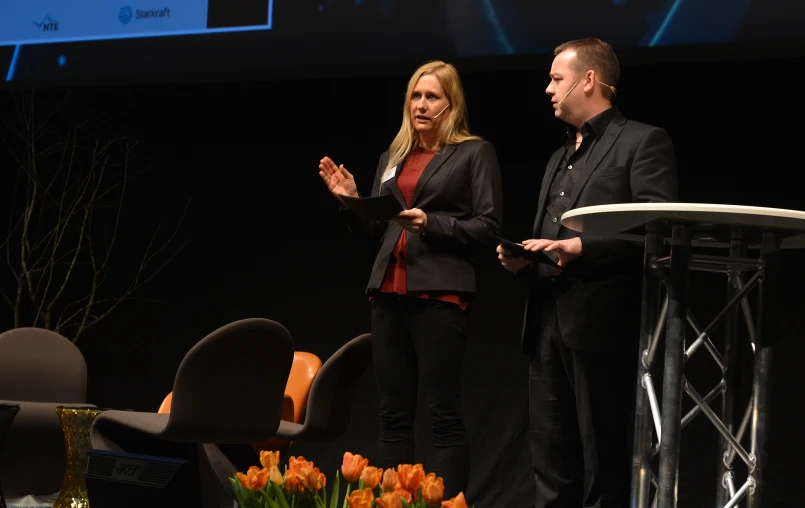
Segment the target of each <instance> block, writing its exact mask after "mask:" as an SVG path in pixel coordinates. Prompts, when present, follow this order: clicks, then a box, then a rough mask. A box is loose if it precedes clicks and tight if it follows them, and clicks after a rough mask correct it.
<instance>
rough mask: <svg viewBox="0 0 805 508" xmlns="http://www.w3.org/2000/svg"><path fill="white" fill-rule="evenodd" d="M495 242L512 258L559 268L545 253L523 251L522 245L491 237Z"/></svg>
mask: <svg viewBox="0 0 805 508" xmlns="http://www.w3.org/2000/svg"><path fill="white" fill-rule="evenodd" d="M493 236H494V238H495V240H496V241H497V242H498V243H500V244H501V245H503V248H504V249H506V250H507V251H509V252H511V255H512V257H516V258H523V259H528V260H529V261H536V262H537V263H545V264H546V265H551V266H559V265H558V264H557V263H556V261H554V259H553V257H552V256H551V255H549V254H547V253H545V252H542V251H539V252H534V251H530V250H525V246H524V245H523V244H522V243H515V242H512V241H509V240H506V239H505V238H501V237H499V236H497V235H493Z"/></svg>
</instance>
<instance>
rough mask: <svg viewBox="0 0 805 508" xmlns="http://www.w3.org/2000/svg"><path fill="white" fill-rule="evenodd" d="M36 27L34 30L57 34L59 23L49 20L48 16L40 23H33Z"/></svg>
mask: <svg viewBox="0 0 805 508" xmlns="http://www.w3.org/2000/svg"><path fill="white" fill-rule="evenodd" d="M33 23H34V25H36V28H37V29H39V30H42V31H43V32H58V31H59V22H58V21H56V20H55V19H53V18H51V17H50V15H49V14H48V15H46V16H45V17H44V19H43V20H42V21H40V22H38V23H37V22H36V21H34V22H33Z"/></svg>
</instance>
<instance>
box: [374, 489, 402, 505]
mask: <svg viewBox="0 0 805 508" xmlns="http://www.w3.org/2000/svg"><path fill="white" fill-rule="evenodd" d="M375 503H377V508H402V499H401V498H400V495H399V494H396V493H394V492H386V493H384V494H383V495H382V496H380V497H379V498H377V499H375Z"/></svg>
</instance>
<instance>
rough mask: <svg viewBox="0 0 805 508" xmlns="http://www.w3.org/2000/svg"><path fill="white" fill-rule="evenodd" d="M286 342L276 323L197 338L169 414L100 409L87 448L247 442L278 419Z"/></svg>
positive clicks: (238, 325)
mask: <svg viewBox="0 0 805 508" xmlns="http://www.w3.org/2000/svg"><path fill="white" fill-rule="evenodd" d="M293 350H294V344H293V339H292V338H291V334H290V333H289V332H288V330H286V329H285V327H284V326H282V325H281V324H279V323H277V322H275V321H271V320H268V319H262V318H252V319H243V320H240V321H235V322H234V323H230V324H228V325H226V326H223V327H221V328H219V329H217V330H215V331H214V332H212V333H211V334H209V335H207V336H206V337H204V338H203V339H202V340H201V341H199V342H198V343H197V344H196V345H195V346H193V347H192V348H191V349H190V351H189V352H188V353H187V354H186V355H185V357H184V359H183V360H182V363H181V364H180V365H179V370H178V371H177V372H176V378H175V380H174V383H173V401H172V403H171V412H170V413H167V414H162V413H147V412H135V411H105V412H103V413H101V414H100V415H99V416H98V417H97V418H96V419H95V421H94V422H93V424H92V430H91V439H92V446H93V448H95V449H100V450H111V451H127V450H125V449H123V447H122V446H121V444H120V443H119V442H117V439H116V437H117V436H121V437H125V438H126V439H127V440H129V438H131V437H132V436H134V435H140V436H141V437H142V438H145V439H148V438H151V439H157V440H161V441H171V442H178V443H251V442H253V441H259V440H261V439H267V438H269V437H273V436H274V434H275V432H276V430H277V427H278V426H279V421H280V414H281V413H280V412H281V409H282V400H283V398H284V393H285V383H286V382H287V380H288V373H289V372H290V370H291V363H292V361H293Z"/></svg>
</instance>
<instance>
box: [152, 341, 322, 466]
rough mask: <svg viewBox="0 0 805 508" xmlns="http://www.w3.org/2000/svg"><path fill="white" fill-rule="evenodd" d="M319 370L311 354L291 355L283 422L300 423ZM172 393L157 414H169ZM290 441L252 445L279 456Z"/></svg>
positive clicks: (283, 402) (300, 352) (274, 441)
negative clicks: (278, 453)
mask: <svg viewBox="0 0 805 508" xmlns="http://www.w3.org/2000/svg"><path fill="white" fill-rule="evenodd" d="M319 369H321V359H320V358H319V357H318V356H316V355H314V354H313V353H305V352H303V351H296V352H294V355H293V364H292V365H291V372H290V374H289V375H288V383H287V384H286V385H285V398H284V399H283V401H282V419H283V420H285V421H289V422H293V423H300V422H301V421H302V418H303V416H304V414H305V407H306V406H307V396H308V394H309V393H310V386H311V385H312V384H313V379H314V378H315V377H316V374H318V373H319ZM172 400H173V392H170V393H169V394H168V395H167V396H166V397H165V400H163V401H162V404H160V406H159V411H157V412H158V413H165V414H167V413H170V411H171V401H172ZM290 446H291V442H290V441H286V440H284V439H279V438H271V439H269V440H267V441H262V442H259V443H252V448H254V451H255V452H258V453H259V452H260V451H261V450H272V451H276V450H279V451H280V455H285V452H286V451H287V450H288V447H290Z"/></svg>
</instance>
